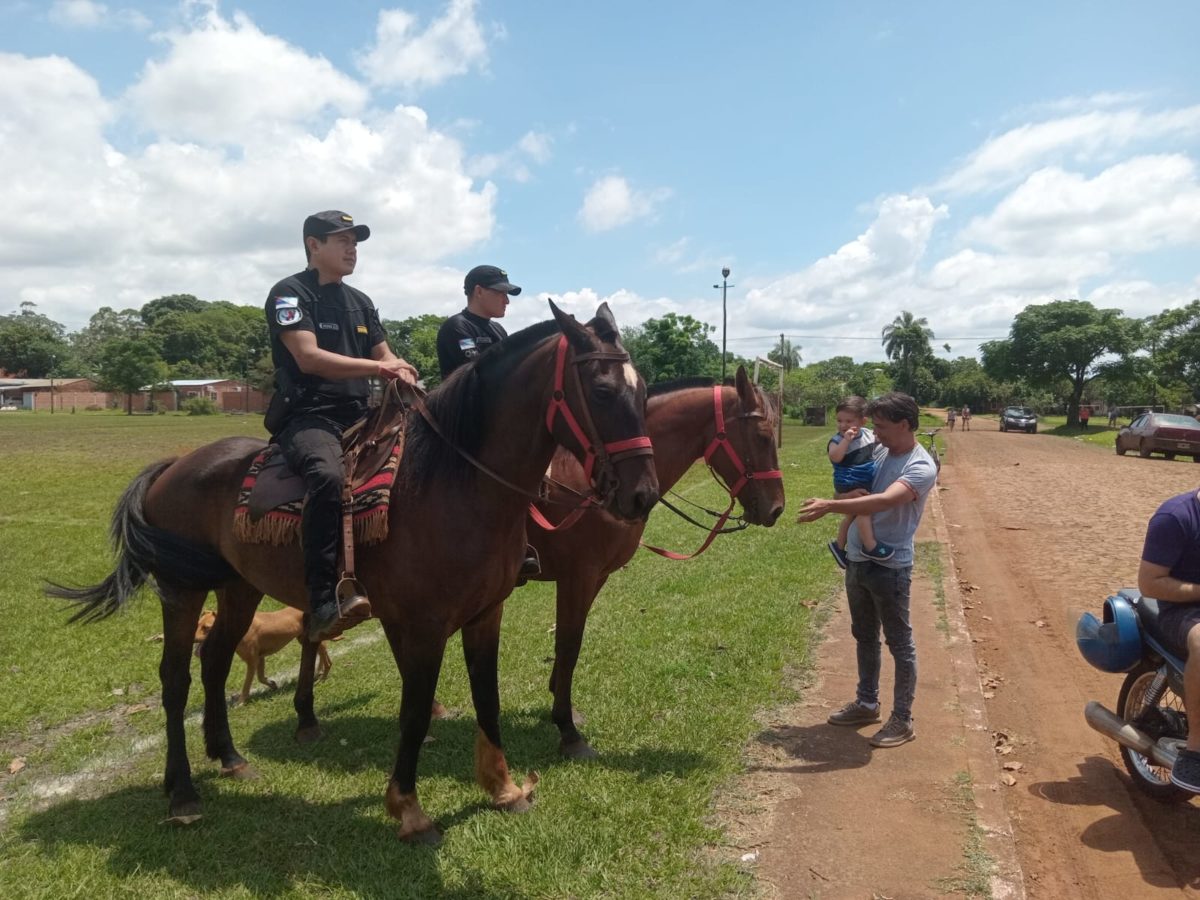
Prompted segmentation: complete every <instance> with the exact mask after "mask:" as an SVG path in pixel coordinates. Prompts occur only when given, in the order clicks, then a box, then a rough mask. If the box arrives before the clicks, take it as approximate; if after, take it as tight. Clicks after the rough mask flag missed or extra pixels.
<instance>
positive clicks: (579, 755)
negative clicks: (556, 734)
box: [558, 738, 600, 759]
mask: <svg viewBox="0 0 1200 900" xmlns="http://www.w3.org/2000/svg"><path fill="white" fill-rule="evenodd" d="M558 753H559V755H560V756H562V757H563V758H564V759H597V758H599V756H600V754H599V753H597V752H596V751H595V750H593V749H592V745H591V744H589V743H588V742H587V741H585V740H584V739H583V738H580V739H579V740H577V741H572V742H571V743H569V744H568V743H566V742H560V743H559V745H558Z"/></svg>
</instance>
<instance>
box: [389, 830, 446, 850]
mask: <svg viewBox="0 0 1200 900" xmlns="http://www.w3.org/2000/svg"><path fill="white" fill-rule="evenodd" d="M396 835H397V836H398V837H399V838H400V840H402V841H404V843H406V844H411V845H412V846H414V847H440V846H441V845H442V833H441V832H440V831H438V829H437V826H436V825H431V826H430V827H428V828H426V829H424V830H422V831H412V832H409V833H408V834H404V833H403V832H400V831H397V832H396Z"/></svg>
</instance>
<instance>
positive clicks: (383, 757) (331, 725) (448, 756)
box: [235, 709, 716, 789]
mask: <svg viewBox="0 0 1200 900" xmlns="http://www.w3.org/2000/svg"><path fill="white" fill-rule="evenodd" d="M323 712H324V713H325V715H324V717H323V718H322V719H321V729H322V732H323V736H322V738H321V740H319V741H317V742H316V743H313V744H297V743H296V742H295V740H293V735H294V733H295V727H296V725H295V720H294V719H290V720H287V721H280V722H272V723H270V724H268V725H264V726H263V727H262V728H260V729H258V730H257V731H256V732H255V733H254V734H253V735H251V736H250V738H249V740H248V741H247V742H246V745H245V749H246V751H247V756H248V758H249V759H250V761H251V762H253V761H254V760H255V759H256V758H260V757H261V758H264V759H271V760H275V761H277V762H288V763H306V764H311V765H313V766H316V767H317V768H322V769H328V770H330V771H338V772H351V773H352V772H360V771H363V770H367V769H374V770H382V771H383V772H384V773H390V772H391V770H392V767H393V765H394V763H395V759H396V749H397V746H398V744H399V740H400V729H399V726H398V724H397V720H396V719H393V718H385V717H382V716H368V715H349V716H346V715H329V713H330V710H328V709H327V710H324V711H323ZM476 730H477V728H476V724H475V719H474V717H473V716H470V715H465V714H464V715H459V716H458V717H456V718H452V719H441V720H435V721H433V722H432V723H431V724H430V728H429V737H430V738H432V740H431V741H429V742H428V743H426V744H425V745H424V746H423V747H422V748H421V759H420V763H419V764H418V767H417V776H418V779H420V778H422V777H427V776H441V777H447V778H452V779H459V780H461V781H462V782H463V783H465V784H471V783H474V778H475V776H474V771H475V769H474V767H475V735H476ZM500 734H501V736H502V738H503V740H504V752H505V756H506V757H507V759H508V764H509V766H510V767H511V769H512V771H513V773H514V774H513V777H514V778H517V779H518V780H520V775H519V773H523V772H524V771H525V770H526V769H537V770H538V771H540V772H542V773H543V774H545V773H546V772H547V771H550V770H553V769H555V768H557V767H560V766H579V765H589V766H598V767H600V768H605V769H611V770H618V771H623V772H628V773H630V774H632V775H634V776H636V777H638V778H659V777H661V776H662V775H664V774H672V773H674V774H677V775H678V776H679V777H680V778H686V777H687V776H688V774H689V773H691V772H694V771H697V770H700V769H707V768H710V767H712V766H714V765H716V762H715V760H713V759H711V758H710V757H708V756H706V755H705V754H703V753H699V752H696V751H694V750H676V749H674V748H669V747H668V748H655V747H641V748H638V749H636V750H633V751H628V752H620V753H611V752H608V753H606V752H604V749H603V747H600V748H598V750H599V753H600V755H599V757H598V758H597V759H595V760H591V761H588V762H585V763H580V762H573V761H570V760H566V759H563V757H562V756H560V755H559V753H558V729H557V728H555V727H554V725H553V723H551V722H550V721H549V720H548V719H546V718H545V715H544V710H533V709H527V710H517V711H514V712H512V713H509V714H506V715H502V716H501V719H500ZM235 740H236V734H235ZM418 789H419V786H418Z"/></svg>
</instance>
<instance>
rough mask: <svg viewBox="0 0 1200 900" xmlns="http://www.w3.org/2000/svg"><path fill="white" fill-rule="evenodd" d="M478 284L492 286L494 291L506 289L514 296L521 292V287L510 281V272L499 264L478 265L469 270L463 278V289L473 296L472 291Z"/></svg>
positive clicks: (507, 292)
mask: <svg viewBox="0 0 1200 900" xmlns="http://www.w3.org/2000/svg"><path fill="white" fill-rule="evenodd" d="M477 284H478V285H481V286H483V287H485V288H491V289H492V290H493V291H504V293H506V294H512V295H513V296H514V297H515V296H517V294H519V293H521V289H520V288H519V287H517V286H516V285H515V284H512V283H510V282H509V280H508V273H507V272H505V271H504V270H503V269H501V268H500V267H499V266H476V267H475V268H473V269H472V270H471V271H470V272H468V273H467V277H466V278H465V279H464V280H463V291H464V292H465V293H466V295H467V296H468V297H470V296H471V291H473V290H474V289H475V285H477Z"/></svg>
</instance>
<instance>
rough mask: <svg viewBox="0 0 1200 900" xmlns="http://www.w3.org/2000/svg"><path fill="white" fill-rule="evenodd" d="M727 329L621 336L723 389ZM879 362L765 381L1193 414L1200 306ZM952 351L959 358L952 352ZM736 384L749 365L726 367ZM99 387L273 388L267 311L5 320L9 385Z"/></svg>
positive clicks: (434, 370) (660, 325)
mask: <svg viewBox="0 0 1200 900" xmlns="http://www.w3.org/2000/svg"><path fill="white" fill-rule="evenodd" d="M444 321H445V317H443V316H439V315H433V314H424V315H419V316H413V317H410V318H407V319H401V320H388V319H385V320H384V321H383V326H384V329H385V330H386V332H387V334H388V342H389V344H390V345H391V347H392V349H393V350H395V352H396V353H397V354H399V355H400V356H403V357H404V358H405V359H407V360H409V361H410V362H412V363H413V364H414V365H415V366H416V367H417V369H418V370H419V371H420V372H421V374H422V376H423V378H424V380H425V384H426V387H428V388H432V387H435V386H436V385H437V384H438V383H439V381H440V376H439V373H438V365H437V332H438V328H439V327H440V326H441V324H442V322H444ZM715 331H716V328H715V326H712V325H709V324H707V323H705V322H701V321H699V320H697V319H695V318H693V317H692V316H689V315H679V314H676V313H667V314H666V315H664V316H662V317H660V318H656V319H649V320H647V321H646V322H643V323H641V324H640V325H634V326H629V327H626V328H623V329H622V330H621V335H622V340H623V341H624V343H625V346H626V348H627V349H628V350H629V353H630V355H631V356H632V357H633V360H634V362H635V363H636V364H637V366H638V369H639V370H640V371H641V373H642V375H643V376H644V377H645V379H646V381H647V382H648V383H654V382H656V381H667V380H671V379H674V378H682V377H688V376H708V377H712V378H717V377H719V376H720V374H721V370H722V358H721V350H720V348H719V347H718V346H717V345H716V343H715V342H714V340H713V338H712V335H713V334H714V333H715ZM880 335H881V341H880V342H881V345H882V347H883V350H884V353H885V355H886V357H887V360H886V361H880V362H869V361H868V362H856V361H855V360H854V359H853V358H851V357H849V356H835V357H833V358H831V359H825V360H821V361H819V362H815V363H810V364H808V365H803V364H802V358H801V350H802V348H801V347H799V346H796V345H793V344H792V343H791V342H790V341H788V340H787V339H786V338H785V339H783V340H782V341H781V343H780V344H779V345H778V346H776V347H775V348H774V349H772V350H771V351H770V353H769V354H768V358H769V359H771V360H772V361H774V362H777V363H780V364H781V365H782V366H783V370H782V372H781V373H779V374H776V372H774V371H766V372H764V373H763V375H762V379H763V381H764V383H765V385H766V386H767V387H770V388H776V387H778V381H777V379H778V378H780V377H782V378H783V388H784V402H785V405H786V407H787V408H786V412H787V413H788V414H789V415H792V416H796V417H802V416H803V414H804V410H805V409H806V408H808V407H827V406H830V405H833V404H835V403H836V402H837V401H838V400H839V399H840V398H841V397H843V396H846V395H847V394H859V395H861V396H864V397H870V396H874V395H877V394H879V393H882V392H883V391H886V390H890V389H893V388H896V389H899V390H903V391H905V392H906V393H909V394H911V395H913V396H914V397H916V398H917V400H918V401H919V402H921V403H923V404H926V405H934V406H962V405H964V404H965V405H969V406H971V407H972V408H974V409H988V408H992V407H995V406H997V405H1003V404H1012V403H1020V404H1023V405H1028V406H1034V407H1037V408H1039V409H1042V410H1045V409H1048V408H1051V407H1065V408H1066V411H1067V416H1068V423H1069V424H1074V423H1076V422H1077V421H1078V410H1079V407H1080V405H1081V404H1085V403H1103V404H1105V405H1108V404H1117V405H1121V406H1134V405H1143V406H1149V405H1157V406H1164V407H1167V408H1184V407H1190V406H1193V405H1194V404H1196V402H1197V401H1198V400H1200V300H1193V301H1192V302H1191V303H1189V304H1187V305H1186V306H1182V307H1179V308H1176V309H1168V310H1164V311H1162V312H1160V313H1158V314H1156V315H1152V316H1148V317H1145V318H1133V317H1128V316H1125V315H1124V313H1123V312H1122V311H1121V310H1119V309H1099V308H1097V307H1095V306H1094V305H1093V304H1091V303H1089V302H1087V301H1082V300H1056V301H1052V302H1049V303H1045V304H1040V305H1032V306H1028V307H1026V308H1025V309H1024V310H1022V311H1021V312H1020V313H1018V314H1017V316H1016V317H1015V318H1014V320H1013V324H1012V327H1011V329H1010V331H1009V335H1008V337H1007V338H1005V339H1004V340H997V341H989V342H987V343H985V344H983V345H982V347H981V348H980V350H981V359H978V360H977V359H975V358H974V357H968V356H959V357H958V358H956V359H945V358H942V357H939V356H938V355H937V353H936V352H935V350H934V341H935V339H936V336H935V334H934V331H933V329H932V328H931V327H930V326H929V322H928V321H927V320H926V319H924V318H917V317H915V316H913V314H912V313H910V312H907V311H901V312H900V313H899V314H898V315H897V316H896V317H895V319H894V320H893V321H892V322H890V323H888V324H887V325H885V326H883V328H882V329H881V332H880ZM942 349H943V350H945V351H946V352H947V353H949V352H950V350H951V348H950V345H949V344H943V345H942ZM724 363H725V369H726V372H727V374H728V373H729V372H732V371H733V370H734V369H736V367H737V365H738V364H739V363H744V364H746V365H747V366H748V367H749V366H751V365H752V363H751V361H750V360H746V359H744V358H742V357H740V356H738V355H737V354H736V353H728V354H726V357H725V359H724ZM3 374H7V375H15V376H24V377H29V378H47V377H56V378H68V377H87V378H92V379H94V380H96V381H97V382H98V383H99V385H100V387H101V389H103V390H111V391H119V392H122V393H132V392H135V391H138V390H140V389H142V388H143V387H146V386H150V385H157V384H162V383H164V382H166V381H168V380H175V379H182V378H231V379H241V380H246V381H249V382H250V384H252V385H254V386H256V387H259V388H260V389H264V390H270V388H271V380H272V364H271V357H270V344H269V340H268V334H267V326H266V319H265V316H264V314H263V310H262V308H260V307H254V306H243V305H240V304H236V303H231V302H229V301H225V300H216V301H205V300H201V299H199V298H197V297H194V296H192V295H191V294H171V295H168V296H165V297H158V298H156V299H154V300H151V301H149V302H148V303H146V304H145V305H144V306H142V307H141V308H140V309H123V310H120V311H117V310H114V309H112V308H111V307H108V306H105V307H102V308H101V309H100V310H98V311H97V312H96V313H95V315H93V316H92V317H91V319H90V320H89V321H88V324H87V325H86V326H84V327H83V328H81V329H79V330H78V331H75V332H70V333H68V332H67V330H66V328H65V327H64V326H63V325H61V324H60V323H58V322H55V321H54V320H52V319H50V318H49V317H47V316H45V315H44V314H42V313H40V312H39V311H38V309H37V306H36V305H35V304H33V303H28V302H26V303H22V304H21V306H20V309H19V310H17V311H15V312H13V313H10V314H8V315H3V316H0V375H3Z"/></svg>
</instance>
